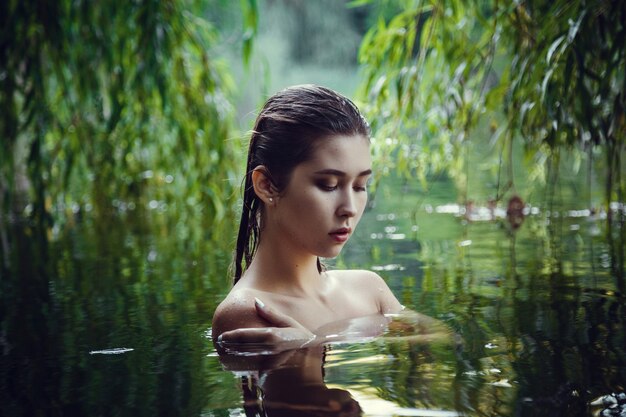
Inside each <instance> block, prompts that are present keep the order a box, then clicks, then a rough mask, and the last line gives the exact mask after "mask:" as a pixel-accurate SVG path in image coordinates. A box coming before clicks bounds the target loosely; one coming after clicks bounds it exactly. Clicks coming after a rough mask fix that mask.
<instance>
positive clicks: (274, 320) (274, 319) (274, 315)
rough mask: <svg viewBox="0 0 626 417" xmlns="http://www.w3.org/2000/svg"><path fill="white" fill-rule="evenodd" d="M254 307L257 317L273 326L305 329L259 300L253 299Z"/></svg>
mask: <svg viewBox="0 0 626 417" xmlns="http://www.w3.org/2000/svg"><path fill="white" fill-rule="evenodd" d="M254 305H255V307H256V311H257V313H258V314H259V316H261V317H262V318H264V319H265V320H267V321H269V322H270V323H271V324H272V325H273V326H276V327H294V328H297V329H305V327H304V326H303V325H301V324H300V323H298V321H296V320H295V319H293V318H291V317H289V316H288V315H286V314H283V313H281V312H279V311H276V310H274V309H273V308H271V307H269V306H267V305H265V303H263V301H261V300H259V299H258V298H255V299H254Z"/></svg>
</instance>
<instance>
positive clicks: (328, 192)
mask: <svg viewBox="0 0 626 417" xmlns="http://www.w3.org/2000/svg"><path fill="white" fill-rule="evenodd" d="M371 173H372V166H371V157H370V149H369V126H368V124H367V122H366V121H365V119H364V118H363V116H362V115H361V114H360V112H359V110H358V109H357V107H356V106H355V105H354V104H353V103H352V102H351V101H350V100H348V99H347V98H345V97H343V96H341V95H339V94H337V93H335V92H333V91H331V90H329V89H326V88H323V87H318V86H311V85H307V86H298V87H292V88H288V89H286V90H283V91H281V92H279V93H277V94H276V95H274V96H273V97H271V98H270V99H269V100H268V101H267V103H266V104H265V106H264V107H263V109H262V110H261V112H260V114H259V115H258V117H257V120H256V123H255V126H254V129H253V132H252V136H251V139H250V146H249V151H248V163H247V172H246V178H245V185H244V186H245V189H244V201H243V212H242V215H241V224H240V228H239V235H238V239H237V250H236V257H235V277H234V281H235V284H234V286H233V288H232V289H231V291H230V293H229V294H228V296H227V297H226V299H224V301H222V303H221V304H220V305H219V307H218V308H217V310H216V312H215V315H214V317H213V336H214V337H215V338H216V339H214V340H218V343H217V345H218V348H221V347H224V346H225V345H229V344H230V345H231V346H232V345H254V344H262V345H264V346H268V345H270V346H279V349H278V350H283V349H290V348H296V347H301V346H305V345H307V346H311V345H315V344H319V343H324V342H326V341H328V340H331V339H332V338H333V337H337V336H338V335H339V337H340V335H341V334H342V333H345V331H346V330H347V329H348V328H350V326H351V324H350V325H346V326H342V325H341V323H351V319H354V318H360V317H372V318H373V321H372V323H373V324H372V327H371V328H370V327H369V326H367V325H366V326H365V327H364V328H359V329H357V331H358V332H364V333H368V332H374V333H375V332H376V331H377V329H378V331H379V330H380V327H379V325H380V319H379V318H380V317H382V316H383V315H384V314H389V313H398V312H400V311H401V310H402V306H401V305H400V303H399V302H398V300H397V299H396V297H395V296H394V295H393V294H392V292H391V291H390V290H389V288H388V286H387V285H386V284H385V282H384V281H383V280H382V278H381V277H379V276H378V275H377V274H375V273H373V272H370V271H363V270H344V271H327V270H325V268H324V267H323V265H322V264H321V262H320V258H322V257H323V258H332V257H335V256H337V255H338V254H339V252H340V251H341V249H342V248H343V246H344V244H345V243H346V241H347V240H348V239H349V238H350V236H351V234H352V233H353V232H354V229H355V227H356V225H357V224H358V222H359V219H360V218H361V215H362V214H363V211H364V209H365V205H366V202H367V183H368V179H369V177H370V175H371ZM361 324H362V322H361ZM353 330H354V329H353V328H352V329H351V331H353ZM218 337H219V339H218Z"/></svg>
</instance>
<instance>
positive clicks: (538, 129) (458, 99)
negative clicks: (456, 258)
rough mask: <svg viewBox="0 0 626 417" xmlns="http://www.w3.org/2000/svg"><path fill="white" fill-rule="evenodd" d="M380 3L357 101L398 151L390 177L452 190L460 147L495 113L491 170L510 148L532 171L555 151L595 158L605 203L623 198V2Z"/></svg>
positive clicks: (462, 163) (364, 50)
mask: <svg viewBox="0 0 626 417" xmlns="http://www.w3.org/2000/svg"><path fill="white" fill-rule="evenodd" d="M363 3H369V2H368V1H361V2H354V3H353V4H355V5H359V4H363ZM386 5H387V7H388V8H392V9H393V8H394V7H395V9H396V11H397V13H396V14H395V15H394V17H393V18H391V19H388V20H383V19H381V20H380V21H379V22H378V23H377V24H376V25H374V26H373V27H372V29H371V30H370V31H369V32H368V34H367V35H366V37H365V39H364V41H363V43H362V47H361V52H360V59H361V62H362V64H363V65H364V67H365V74H366V80H365V82H364V85H363V91H362V94H363V96H364V97H366V101H367V102H369V103H372V106H371V109H370V110H371V113H372V115H373V118H374V121H375V123H376V124H377V127H378V131H379V132H380V135H381V137H382V138H386V139H387V142H389V143H391V144H394V143H395V144H396V145H397V147H399V148H401V149H402V150H403V151H402V152H399V156H400V158H399V160H398V162H397V163H398V164H399V167H400V168H401V169H404V170H407V171H408V172H413V173H417V174H420V175H422V176H423V175H424V174H425V173H426V172H428V171H429V170H431V171H432V170H441V169H443V170H447V171H448V172H451V173H452V175H453V176H454V177H455V178H457V180H459V183H460V184H463V183H464V182H465V181H466V178H464V176H465V175H466V174H467V170H468V167H467V165H466V162H467V161H466V158H464V155H465V152H466V144H467V143H468V141H469V140H470V139H471V136H472V133H473V132H474V129H475V128H476V125H477V123H479V122H480V121H481V117H482V115H483V114H485V113H486V112H487V113H489V114H494V113H497V114H501V115H502V117H503V119H504V122H503V123H495V122H492V124H491V128H492V131H491V134H492V135H493V137H492V138H491V139H492V142H493V143H499V144H500V146H501V149H503V150H504V151H505V152H503V158H502V160H503V165H506V164H507V156H508V157H509V159H508V166H507V167H506V168H508V167H510V163H511V160H510V158H511V156H510V150H511V147H512V145H513V143H514V142H515V141H521V142H522V143H523V145H524V146H523V147H524V149H525V151H526V155H527V156H528V157H529V159H530V160H533V161H535V162H537V161H538V163H537V164H535V165H534V166H535V168H536V167H538V166H539V165H543V166H544V167H545V166H552V167H556V166H558V161H559V157H560V155H561V153H562V151H563V150H568V151H570V150H573V151H574V152H577V153H578V154H579V155H583V156H585V155H586V156H587V157H588V160H589V161H590V163H591V162H592V161H593V160H594V159H597V158H598V157H599V155H601V158H602V159H603V162H604V163H603V164H602V165H604V167H605V168H606V171H605V172H606V189H605V196H606V203H607V205H608V204H609V203H610V202H611V201H613V202H614V201H623V195H624V190H625V188H624V187H625V179H624V178H623V176H622V172H623V167H622V162H621V161H622V158H623V155H624V150H625V144H626V139H625V135H626V120H625V113H624V108H625V102H626V101H625V100H626V99H625V97H624V94H625V93H624V91H625V77H626V56H625V54H626V29H625V26H624V22H625V21H626V3H624V2H622V1H616V0H592V1H580V0H579V1H565V0H559V1H544V0H528V1H521V2H499V1H488V0H484V1H476V2H470V3H467V2H463V1H459V0H446V1H428V0H424V1H418V0H416V1H402V2H393V1H391V2H386ZM386 149H388V148H386ZM507 170H508V169H507ZM553 171H556V170H553ZM510 180H511V181H512V180H513V178H510ZM503 191H504V190H498V194H501V193H502V192H503ZM607 211H608V212H609V213H610V212H611V210H610V209H609V207H607Z"/></svg>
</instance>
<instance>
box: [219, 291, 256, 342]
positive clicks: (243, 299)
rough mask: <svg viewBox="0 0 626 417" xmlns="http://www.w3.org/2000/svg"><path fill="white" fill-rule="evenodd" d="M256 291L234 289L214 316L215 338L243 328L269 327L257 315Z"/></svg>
mask: <svg viewBox="0 0 626 417" xmlns="http://www.w3.org/2000/svg"><path fill="white" fill-rule="evenodd" d="M256 296H257V293H256V291H254V290H252V289H250V288H240V289H232V290H231V291H230V293H229V294H228V295H227V296H226V298H224V300H223V301H222V302H221V303H220V304H219V305H218V306H217V309H215V314H214V315H213V324H212V334H213V336H214V337H217V336H219V335H220V334H222V333H224V332H226V331H229V330H235V329H239V328H242V327H264V326H267V323H266V322H265V320H263V319H262V318H261V317H259V315H258V314H257V311H256V307H255V305H254V299H255V297H256Z"/></svg>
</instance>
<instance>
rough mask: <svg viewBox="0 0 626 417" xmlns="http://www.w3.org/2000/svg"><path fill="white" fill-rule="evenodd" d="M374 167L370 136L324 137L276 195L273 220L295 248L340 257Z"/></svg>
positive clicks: (358, 218) (356, 218) (357, 218)
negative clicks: (278, 194)
mask: <svg viewBox="0 0 626 417" xmlns="http://www.w3.org/2000/svg"><path fill="white" fill-rule="evenodd" d="M371 168H372V159H371V156H370V149H369V141H368V139H367V138H364V137H363V136H360V135H356V136H343V135H336V136H331V137H329V138H324V139H321V140H320V141H319V143H317V144H316V147H315V150H314V152H313V155H312V158H310V159H309V160H308V161H306V162H303V163H301V164H299V165H297V166H296V168H295V169H294V170H293V172H292V174H291V177H290V179H289V183H288V184H287V186H286V188H285V189H284V190H283V192H282V193H281V195H280V197H279V198H278V199H277V202H276V206H275V210H273V213H272V214H273V215H272V219H271V220H270V221H272V222H273V223H274V226H275V227H276V228H277V229H275V230H277V231H278V232H279V233H280V234H281V238H284V239H286V240H288V241H289V243H290V245H291V247H292V248H294V250H299V251H302V252H307V253H310V254H313V255H315V256H320V257H324V258H332V257H335V256H337V255H338V254H339V252H340V251H341V249H342V248H343V245H344V244H345V243H346V241H347V240H348V238H349V237H350V235H351V234H352V232H353V231H354V229H355V227H356V225H357V223H358V222H359V220H360V219H361V215H362V214H363V210H364V209H365V204H366V203H367V182H368V179H369V177H370V174H371V172H372V171H371Z"/></svg>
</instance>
